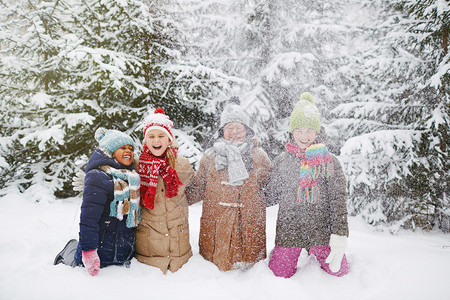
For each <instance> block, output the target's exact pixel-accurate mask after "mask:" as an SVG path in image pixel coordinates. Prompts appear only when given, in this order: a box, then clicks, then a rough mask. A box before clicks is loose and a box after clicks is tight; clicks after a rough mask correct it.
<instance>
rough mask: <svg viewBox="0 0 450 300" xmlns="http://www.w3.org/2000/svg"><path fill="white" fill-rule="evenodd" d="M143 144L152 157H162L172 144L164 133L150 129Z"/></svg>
mask: <svg viewBox="0 0 450 300" xmlns="http://www.w3.org/2000/svg"><path fill="white" fill-rule="evenodd" d="M145 144H146V145H147V148H148V150H150V152H151V153H152V154H153V155H154V156H163V155H164V153H166V149H167V147H168V146H169V145H171V144H172V142H171V141H170V139H169V137H168V136H167V134H166V133H165V132H163V131H161V130H159V129H152V130H150V131H148V132H147V135H146V136H145Z"/></svg>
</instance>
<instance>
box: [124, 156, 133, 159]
mask: <svg viewBox="0 0 450 300" xmlns="http://www.w3.org/2000/svg"><path fill="white" fill-rule="evenodd" d="M123 159H131V155H124V156H123Z"/></svg>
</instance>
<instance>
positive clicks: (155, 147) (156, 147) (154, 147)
mask: <svg viewBox="0 0 450 300" xmlns="http://www.w3.org/2000/svg"><path fill="white" fill-rule="evenodd" d="M152 147H153V149H155V150H159V149H161V147H162V146H152Z"/></svg>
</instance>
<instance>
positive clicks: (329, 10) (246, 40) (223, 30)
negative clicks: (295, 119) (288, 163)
mask: <svg viewBox="0 0 450 300" xmlns="http://www.w3.org/2000/svg"><path fill="white" fill-rule="evenodd" d="M449 6H450V2H449V1H447V0H422V1H409V0H392V1H384V0H370V1H369V0H360V1H356V0H333V1H321V2H318V1H312V0H283V1H277V0H273V1H271V0H266V1H263V0H156V1H151V0H16V1H13V0H0V106H1V112H0V197H1V196H4V195H6V194H8V193H9V192H10V191H11V190H12V189H14V190H17V189H19V190H20V191H21V192H22V193H24V194H28V195H29V199H30V200H32V201H36V202H39V201H43V200H44V197H42V195H41V194H42V192H41V191H42V189H46V190H48V191H49V192H50V193H51V194H52V195H53V197H54V199H60V198H67V197H72V196H74V195H75V192H73V191H72V188H71V181H72V176H73V175H74V173H75V172H76V171H78V170H80V169H82V168H83V167H84V165H85V163H86V162H87V159H88V158H89V156H90V154H91V153H92V151H93V149H94V147H95V144H96V142H95V140H94V138H93V136H94V132H95V130H96V129H97V128H98V127H100V126H101V127H105V128H115V129H118V130H122V131H125V132H127V133H129V134H131V135H132V137H133V138H134V139H135V140H136V143H137V144H138V145H141V140H142V128H141V122H142V120H143V119H144V117H145V116H146V115H148V114H149V113H151V112H152V111H153V110H154V109H155V108H156V107H159V106H160V107H163V108H164V110H165V111H166V113H167V114H168V115H169V116H170V117H171V119H172V120H173V121H174V123H175V127H176V131H175V132H176V135H177V139H178V142H179V143H180V152H181V153H182V154H183V155H184V156H187V157H189V158H190V160H191V162H192V163H193V164H194V165H195V164H196V163H197V162H198V160H199V158H200V157H201V153H202V152H203V151H204V150H206V149H207V148H208V147H209V146H210V145H211V142H212V140H213V139H214V136H215V135H216V131H217V127H218V116H219V115H220V113H221V110H222V108H223V105H224V103H225V102H226V101H227V100H228V99H229V98H230V97H231V96H238V97H239V98H240V99H241V104H242V106H243V107H244V110H245V112H246V113H247V114H249V115H250V117H251V118H252V124H254V130H255V131H256V133H257V135H258V137H259V139H260V143H261V146H262V147H263V148H264V149H265V150H266V152H267V153H268V154H269V156H270V157H271V158H274V157H275V156H276V155H277V154H279V153H280V152H281V151H283V145H284V143H285V142H286V141H287V140H288V139H289V136H288V133H287V132H288V119H289V115H290V112H291V110H292V108H293V106H294V104H295V102H296V101H297V100H298V97H299V95H300V94H301V93H302V92H304V91H309V92H310V93H312V94H313V95H314V96H315V98H316V104H317V105H318V107H319V109H320V111H321V113H322V115H323V123H324V126H325V129H326V132H327V135H328V146H329V148H330V149H331V150H332V152H334V153H335V154H337V155H339V159H340V161H341V162H342V164H343V166H344V170H345V172H346V176H347V180H348V191H349V199H348V207H349V212H350V213H351V214H352V215H360V216H361V217H362V218H363V219H364V220H366V221H367V222H368V223H370V224H373V225H377V226H382V227H387V228H389V230H391V231H397V230H399V229H400V228H408V229H412V230H416V229H425V230H432V229H440V230H443V231H445V232H449V231H450V198H449V193H450V191H449V190H450V185H449V182H450V162H449V146H450V145H449V122H450V92H449V83H450V54H449V52H448V31H449V22H450V7H449ZM46 201H48V200H46Z"/></svg>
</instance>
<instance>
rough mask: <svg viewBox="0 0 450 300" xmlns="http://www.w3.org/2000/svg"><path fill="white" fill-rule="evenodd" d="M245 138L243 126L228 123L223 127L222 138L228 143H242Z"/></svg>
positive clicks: (237, 123)
mask: <svg viewBox="0 0 450 300" xmlns="http://www.w3.org/2000/svg"><path fill="white" fill-rule="evenodd" d="M246 136H247V131H246V130H245V127H244V125H243V124H241V123H239V122H230V123H227V125H225V126H224V127H223V138H224V139H225V140H227V141H229V142H232V143H239V142H243V141H244V140H245V137H246Z"/></svg>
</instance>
